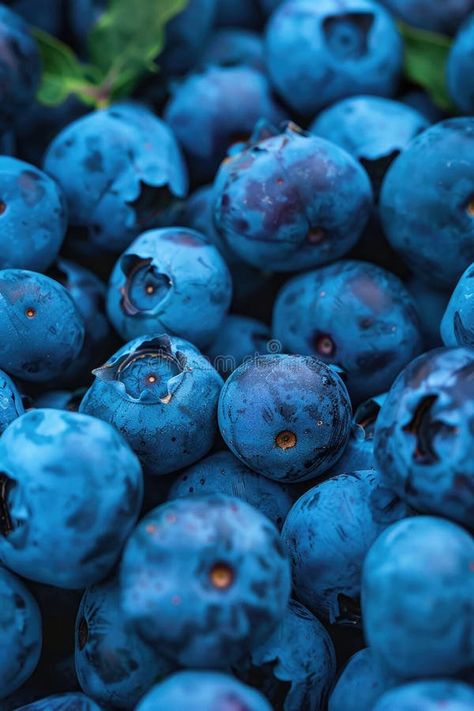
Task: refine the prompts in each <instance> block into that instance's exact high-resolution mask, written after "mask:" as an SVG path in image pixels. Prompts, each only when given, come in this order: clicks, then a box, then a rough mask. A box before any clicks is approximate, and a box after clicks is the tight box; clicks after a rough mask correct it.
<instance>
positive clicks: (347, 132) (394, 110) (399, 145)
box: [311, 96, 429, 188]
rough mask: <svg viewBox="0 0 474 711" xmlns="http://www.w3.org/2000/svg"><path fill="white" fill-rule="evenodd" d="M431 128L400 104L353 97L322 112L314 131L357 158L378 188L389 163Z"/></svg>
mask: <svg viewBox="0 0 474 711" xmlns="http://www.w3.org/2000/svg"><path fill="white" fill-rule="evenodd" d="M428 125H429V123H428V121H427V119H426V118H425V117H424V116H422V114H420V113H418V111H416V110H415V109H412V108H410V107H409V106H406V105H405V104H402V103H401V102H399V101H392V100H391V99H383V98H380V97H378V96H354V97H352V98H349V99H344V100H343V101H339V102H338V103H336V104H333V105H332V106H331V107H330V108H328V109H326V110H325V111H322V112H321V113H320V114H319V116H317V118H316V120H315V121H314V123H313V124H312V126H311V131H312V132H313V133H314V134H315V135H316V136H321V137H322V138H326V139H327V140H328V141H332V142H333V143H337V145H338V146H341V148H344V149H345V150H346V151H347V152H348V153H350V154H351V155H353V156H354V158H357V160H359V161H360V162H361V163H362V165H363V166H364V168H365V169H366V170H367V172H368V174H369V175H370V177H371V179H372V182H373V184H374V187H375V188H378V187H379V186H380V184H381V182H382V179H383V176H384V174H385V173H386V171H387V169H388V167H389V165H390V163H391V162H392V161H393V160H394V159H395V158H396V157H397V155H398V154H399V153H400V152H401V151H403V150H404V149H405V148H406V147H407V145H408V144H409V142H410V141H411V140H412V138H414V137H415V136H417V135H418V134H419V133H421V132H422V131H424V130H425V128H427V127H428Z"/></svg>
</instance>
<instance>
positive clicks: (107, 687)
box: [75, 579, 173, 709]
mask: <svg viewBox="0 0 474 711" xmlns="http://www.w3.org/2000/svg"><path fill="white" fill-rule="evenodd" d="M75 663H76V673H77V678H78V680H79V684H80V685H81V688H82V690H83V691H84V693H86V694H87V695H88V696H90V697H91V698H92V699H94V701H97V703H99V704H102V705H103V706H106V707H113V708H123V709H131V708H134V707H135V705H136V704H137V703H138V701H139V700H140V698H141V697H142V696H143V694H144V693H145V692H146V691H148V689H149V688H150V687H151V686H152V685H153V684H154V683H156V681H157V680H158V679H160V678H162V677H164V676H165V675H166V676H167V675H168V674H169V673H170V672H171V671H172V669H173V667H172V665H171V664H170V663H169V662H167V661H165V660H164V659H162V658H161V657H159V656H158V655H157V654H156V652H155V651H154V650H153V648H152V647H150V646H149V645H148V644H147V643H146V642H144V641H143V640H142V639H141V638H140V637H139V636H138V635H137V633H136V632H135V631H134V630H133V629H132V628H131V626H130V625H127V623H126V621H125V619H124V618H123V616H122V610H121V608H120V590H119V586H118V583H117V581H116V580H115V579H109V580H107V581H105V582H102V583H99V584H98V585H93V586H92V587H90V588H88V589H87V590H86V591H85V593H84V596H83V598H82V600H81V604H80V606H79V610H78V613H77V620H76V653H75Z"/></svg>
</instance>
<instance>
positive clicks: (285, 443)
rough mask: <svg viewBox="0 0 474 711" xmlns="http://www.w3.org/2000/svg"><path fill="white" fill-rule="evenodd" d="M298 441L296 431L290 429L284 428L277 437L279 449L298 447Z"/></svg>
mask: <svg viewBox="0 0 474 711" xmlns="http://www.w3.org/2000/svg"><path fill="white" fill-rule="evenodd" d="M296 443H297V438H296V435H295V433H294V432H290V431H289V430H283V431H282V432H279V433H278V434H277V436H276V437H275V444H276V446H277V447H279V449H283V450H285V449H293V447H296Z"/></svg>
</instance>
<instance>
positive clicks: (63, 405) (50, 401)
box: [34, 388, 85, 412]
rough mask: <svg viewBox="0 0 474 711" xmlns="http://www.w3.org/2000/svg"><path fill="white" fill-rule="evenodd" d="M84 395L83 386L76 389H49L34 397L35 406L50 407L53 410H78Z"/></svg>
mask: <svg viewBox="0 0 474 711" xmlns="http://www.w3.org/2000/svg"><path fill="white" fill-rule="evenodd" d="M84 395H85V388H78V389H77V390H73V391H71V390H49V391H48V392H45V393H42V394H41V395H40V396H39V397H38V398H36V400H35V403H34V407H35V408H52V409H53V410H68V411H69V412H79V406H80V404H81V401H82V399H83V397H84Z"/></svg>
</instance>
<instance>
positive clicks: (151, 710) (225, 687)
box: [136, 671, 272, 711]
mask: <svg viewBox="0 0 474 711" xmlns="http://www.w3.org/2000/svg"><path fill="white" fill-rule="evenodd" d="M191 699H192V706H193V708H195V709H199V711H272V709H271V706H270V704H269V703H268V701H267V700H266V699H265V697H264V696H262V695H261V694H260V693H259V692H258V691H255V689H251V688H250V687H248V686H245V684H242V683H241V682H240V681H237V679H234V677H232V676H230V675H227V674H221V673H219V672H212V671H182V672H177V673H176V674H173V675H172V676H170V677H168V679H165V681H162V682H161V684H157V686H154V687H153V689H151V691H149V692H148V694H146V695H145V696H144V697H143V699H142V700H141V701H140V703H139V704H138V706H137V708H136V711H157V709H163V711H165V710H166V711H183V709H189V708H190V706H189V704H190V702H191Z"/></svg>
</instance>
